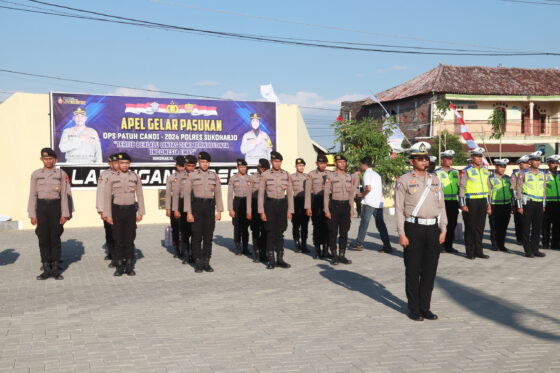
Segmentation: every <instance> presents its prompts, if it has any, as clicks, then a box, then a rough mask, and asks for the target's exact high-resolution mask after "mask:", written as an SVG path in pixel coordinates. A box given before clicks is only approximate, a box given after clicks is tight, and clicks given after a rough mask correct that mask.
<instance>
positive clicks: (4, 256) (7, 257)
mask: <svg viewBox="0 0 560 373" xmlns="http://www.w3.org/2000/svg"><path fill="white" fill-rule="evenodd" d="M18 258H19V253H18V252H17V251H15V250H14V249H6V250H4V251H2V252H0V266H5V265H9V264H14V263H15V262H16V260H17V259H18Z"/></svg>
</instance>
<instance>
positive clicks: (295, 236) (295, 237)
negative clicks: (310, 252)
mask: <svg viewBox="0 0 560 373" xmlns="http://www.w3.org/2000/svg"><path fill="white" fill-rule="evenodd" d="M293 233H294V245H295V247H296V249H295V252H296V253H301V244H300V242H299V232H298V231H295V232H293Z"/></svg>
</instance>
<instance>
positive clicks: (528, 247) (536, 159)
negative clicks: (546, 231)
mask: <svg viewBox="0 0 560 373" xmlns="http://www.w3.org/2000/svg"><path fill="white" fill-rule="evenodd" d="M541 155H542V153H541V152H539V151H537V152H534V153H531V154H529V165H530V168H528V169H526V170H524V171H523V172H520V173H519V176H518V177H517V182H516V184H517V211H518V212H519V213H520V214H521V229H522V235H523V249H524V250H525V256H526V257H528V258H534V257H543V256H545V254H544V253H541V252H540V251H539V239H540V237H541V230H542V223H543V217H544V210H545V207H546V188H545V179H546V175H545V173H544V172H543V171H541V170H539V166H540V165H541Z"/></svg>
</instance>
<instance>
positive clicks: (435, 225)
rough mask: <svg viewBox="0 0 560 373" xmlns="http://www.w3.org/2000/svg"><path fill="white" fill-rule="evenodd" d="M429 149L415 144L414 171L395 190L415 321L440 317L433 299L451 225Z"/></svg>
mask: <svg viewBox="0 0 560 373" xmlns="http://www.w3.org/2000/svg"><path fill="white" fill-rule="evenodd" d="M429 149H430V145H429V144H428V143H425V142H420V143H416V144H414V145H413V146H412V147H411V149H410V164H411V165H412V167H413V170H412V171H410V172H408V173H407V174H404V175H403V176H401V177H400V178H399V180H398V181H397V185H396V190H395V218H396V224H397V231H398V234H399V244H400V245H401V246H402V247H403V248H404V265H405V267H406V272H405V274H406V297H407V298H408V310H409V314H408V317H410V318H411V319H412V320H415V321H422V320H424V319H428V320H436V319H437V316H436V315H435V314H433V313H432V312H431V311H430V301H431V297H432V290H433V288H434V280H435V278H436V270H437V265H438V260H439V254H440V245H441V244H442V243H443V242H444V241H445V235H446V226H447V216H446V214H445V203H444V196H443V191H442V188H441V182H440V180H439V178H438V177H437V175H435V174H432V173H429V172H427V168H428V163H429V155H428V151H429Z"/></svg>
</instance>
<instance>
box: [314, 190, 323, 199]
mask: <svg viewBox="0 0 560 373" xmlns="http://www.w3.org/2000/svg"><path fill="white" fill-rule="evenodd" d="M324 193H325V192H324V191H323V192H319V193H317V194H315V193H313V194H311V196H312V197H313V198H318V197H321V198H323V196H324Z"/></svg>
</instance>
